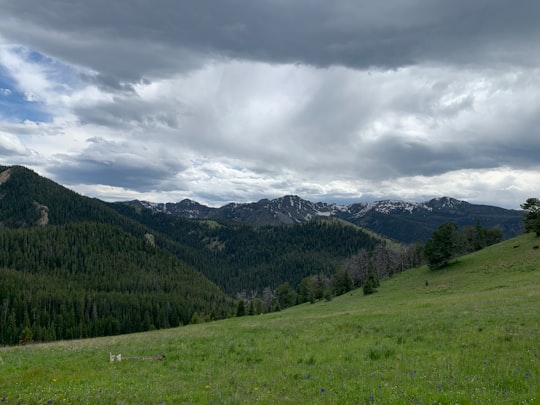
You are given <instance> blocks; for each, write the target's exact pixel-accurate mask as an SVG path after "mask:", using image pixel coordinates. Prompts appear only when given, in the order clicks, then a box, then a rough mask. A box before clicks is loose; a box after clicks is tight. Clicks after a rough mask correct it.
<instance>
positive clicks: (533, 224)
mask: <svg viewBox="0 0 540 405" xmlns="http://www.w3.org/2000/svg"><path fill="white" fill-rule="evenodd" d="M521 208H523V209H524V210H525V211H527V213H526V215H525V218H524V221H525V231H526V232H535V233H536V236H540V199H538V198H528V199H527V201H525V203H523V204H521Z"/></svg>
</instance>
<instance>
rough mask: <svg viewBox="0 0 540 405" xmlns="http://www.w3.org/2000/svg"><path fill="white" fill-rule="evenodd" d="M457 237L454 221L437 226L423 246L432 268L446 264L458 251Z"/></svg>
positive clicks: (458, 241)
mask: <svg viewBox="0 0 540 405" xmlns="http://www.w3.org/2000/svg"><path fill="white" fill-rule="evenodd" d="M459 239H460V238H459V236H458V233H457V225H456V224H455V223H454V222H446V223H444V224H442V225H441V226H439V228H437V230H436V231H435V232H433V235H432V236H431V238H430V239H429V240H428V241H427V242H426V246H425V248H424V254H425V255H426V258H427V260H428V263H429V266H430V267H431V268H432V269H433V268H437V267H441V266H446V265H447V264H448V261H449V260H450V259H451V258H452V257H454V255H455V254H456V253H458V252H459V251H460V240H459Z"/></svg>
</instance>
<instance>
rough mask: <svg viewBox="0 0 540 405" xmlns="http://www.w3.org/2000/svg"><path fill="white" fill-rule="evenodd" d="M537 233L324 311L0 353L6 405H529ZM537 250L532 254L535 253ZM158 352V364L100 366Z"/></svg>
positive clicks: (533, 385)
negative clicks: (116, 356) (117, 358)
mask: <svg viewBox="0 0 540 405" xmlns="http://www.w3.org/2000/svg"><path fill="white" fill-rule="evenodd" d="M539 244H540V238H535V237H534V236H533V235H532V234H527V235H523V236H520V237H518V238H516V239H512V240H509V241H505V242H503V243H501V244H499V245H495V246H492V247H489V248H486V249H484V250H482V251H479V252H476V253H474V254H471V255H468V256H464V257H462V258H460V259H459V260H458V261H457V262H456V263H453V264H452V265H451V266H449V267H448V268H446V269H443V270H438V271H430V270H428V269H427V268H425V267H423V268H418V269H413V270H409V271H406V272H404V273H401V274H399V275H396V276H394V277H393V278H391V279H388V280H384V281H383V282H382V284H381V286H380V288H379V291H378V292H377V293H376V294H373V295H370V296H364V295H363V294H362V290H361V289H359V290H356V291H354V292H352V293H349V294H346V295H344V296H341V297H338V298H334V299H333V300H332V301H330V302H318V303H315V304H304V305H301V306H297V307H294V308H291V309H288V310H286V311H283V312H279V313H273V314H268V315H259V316H251V317H248V316H246V317H242V318H235V319H228V320H223V321H218V322H212V323H207V324H200V325H190V326H186V327H181V328H177V329H169V330H161V331H155V332H148V333H141V334H134V335H126V336H116V337H107V338H98V339H89V340H78V341H62V342H56V343H50V344H33V345H28V346H19V347H10V348H1V349H0V401H1V403H6V404H34V403H36V404H71V403H82V404H109V403H111V404H160V403H163V404H197V403H202V404H244V403H245V404H252V403H261V404H539V403H540V249H538V248H537V246H538V245H539ZM535 246H536V248H535ZM109 352H112V353H114V354H118V353H121V354H122V356H123V357H124V358H125V357H136V356H155V355H162V354H163V355H165V358H164V359H163V360H144V359H136V358H132V359H128V360H126V361H122V362H114V363H110V362H109Z"/></svg>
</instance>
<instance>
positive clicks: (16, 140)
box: [0, 0, 540, 208]
mask: <svg viewBox="0 0 540 405" xmlns="http://www.w3.org/2000/svg"><path fill="white" fill-rule="evenodd" d="M538 21H540V2H538V1H536V0H516V1H512V2H510V1H507V0H475V1H471V0H453V1H447V0H381V1H370V0H336V1H328V0H294V1H292V0H257V1H254V0H214V1H210V0H197V1H184V0H152V1H143V0H114V1H110V0H107V1H105V0H92V1H88V0H84V1H82V0H69V1H66V0H48V1H46V2H44V1H42V0H17V1H12V0H0V164H1V165H24V166H27V167H29V168H31V169H33V170H34V171H36V172H37V173H39V174H41V175H43V176H45V177H48V178H50V179H52V180H54V181H56V182H58V183H60V184H62V185H64V186H66V187H68V188H70V189H72V190H75V191H77V192H78V193H80V194H83V195H86V196H91V197H97V198H100V199H102V200H105V201H121V200H133V199H140V200H147V201H154V202H177V201H181V200H183V199H184V198H189V199H192V200H195V201H198V202H200V203H203V204H207V205H210V206H222V205H225V204H227V203H229V202H252V201H258V200H260V199H262V198H276V197H280V196H283V195H289V194H294V195H299V196H300V197H302V198H305V199H308V200H311V201H313V202H317V201H323V202H335V203H353V202H365V201H373V200H381V199H398V200H406V201H427V200H429V199H431V198H436V197H441V196H450V197H454V198H458V199H461V200H466V201H468V202H471V203H478V204H488V205H496V206H500V207H505V208H519V206H520V204H522V203H523V202H524V201H525V200H526V199H527V198H529V197H540V133H539V131H540V129H539V128H540V24H539V23H538Z"/></svg>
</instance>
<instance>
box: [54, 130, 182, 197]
mask: <svg viewBox="0 0 540 405" xmlns="http://www.w3.org/2000/svg"><path fill="white" fill-rule="evenodd" d="M88 143H89V146H88V147H87V148H86V149H85V150H84V151H83V152H82V153H80V154H78V155H75V156H57V158H59V159H61V160H62V165H58V166H55V167H53V168H52V169H50V172H51V174H52V175H54V177H55V178H57V179H58V181H60V182H62V183H63V184H70V185H77V184H102V185H108V186H113V187H123V188H127V189H137V190H139V191H143V192H144V191H152V190H155V189H157V188H160V187H162V186H163V184H164V183H166V182H167V181H168V180H170V179H171V178H173V177H174V176H175V175H176V173H178V172H179V171H182V170H184V169H185V168H186V166H185V165H184V164H183V163H182V162H181V161H179V160H177V159H174V158H173V157H172V156H169V157H166V156H164V154H162V159H160V160H157V161H147V160H145V159H144V157H143V155H144V152H145V151H144V150H143V151H137V148H138V145H133V144H131V145H127V144H123V143H116V142H110V141H105V140H103V139H99V138H94V139H89V140H88ZM178 186H179V185H178V184H176V187H178Z"/></svg>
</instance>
